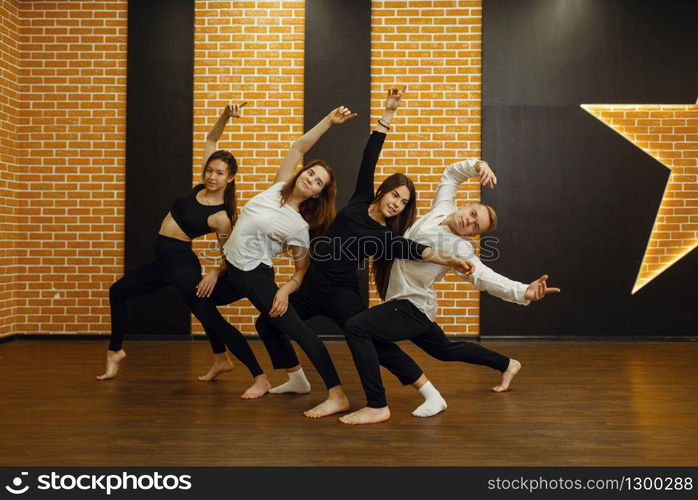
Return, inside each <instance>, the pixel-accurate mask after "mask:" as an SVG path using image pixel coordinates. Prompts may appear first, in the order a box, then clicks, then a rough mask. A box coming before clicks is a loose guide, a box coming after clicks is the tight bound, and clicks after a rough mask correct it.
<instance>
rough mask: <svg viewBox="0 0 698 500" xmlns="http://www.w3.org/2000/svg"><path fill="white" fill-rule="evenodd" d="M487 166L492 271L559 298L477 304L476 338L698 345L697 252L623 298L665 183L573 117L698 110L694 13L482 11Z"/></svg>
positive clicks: (618, 4)
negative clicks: (547, 288) (664, 340)
mask: <svg viewBox="0 0 698 500" xmlns="http://www.w3.org/2000/svg"><path fill="white" fill-rule="evenodd" d="M483 17H484V27H483V35H484V48H483V51H484V53H483V99H484V103H483V104H484V112H483V135H482V141H483V144H482V147H483V157H484V158H485V159H487V160H488V161H489V162H490V163H491V165H492V166H493V167H494V168H495V170H496V172H497V174H498V176H499V181H500V182H499V184H498V186H497V188H496V189H495V190H494V191H490V190H489V189H483V200H484V201H485V202H486V203H490V204H492V205H493V206H494V207H495V208H496V209H497V212H498V214H499V217H500V229H498V230H497V231H496V233H494V234H493V236H496V237H498V238H499V239H500V241H499V243H498V244H497V245H496V246H497V248H498V249H499V253H500V255H499V257H498V258H497V259H496V260H495V261H491V262H488V264H489V265H491V267H493V268H494V269H495V270H496V271H498V272H500V273H502V274H505V275H507V276H510V277H512V278H514V279H518V280H521V281H525V282H528V281H530V280H533V279H535V278H537V277H538V276H540V275H541V274H543V273H548V274H550V276H551V278H550V284H551V285H556V286H560V287H561V288H562V289H563V293H562V294H560V295H558V296H553V297H549V298H547V299H545V300H543V301H542V302H540V303H537V304H533V305H531V306H529V307H528V308H522V307H520V306H516V305H513V304H508V303H504V302H502V301H501V300H499V299H496V298H493V297H490V296H488V295H487V294H482V305H481V334H482V335H589V336H600V335H652V336H655V335H695V334H697V333H698V307H696V298H697V297H698V251H693V252H692V253H691V254H689V255H688V256H686V257H684V258H683V259H682V260H680V261H679V262H678V263H676V264H674V265H673V266H672V267H671V268H669V269H668V270H667V271H665V272H664V273H663V274H661V275H660V276H659V277H657V278H655V279H654V280H653V281H652V282H650V283H649V284H648V285H646V286H645V287H644V288H643V289H641V290H640V291H638V292H637V293H636V294H635V295H631V293H630V292H631V289H632V286H633V283H634V281H635V278H636V275H637V272H638V269H639V267H640V262H641V260H642V257H643V254H644V251H645V246H646V244H647V241H648V238H649V234H650V230H651V228H652V225H653V222H654V218H655V216H656V213H657V208H658V206H659V202H660V200H661V197H662V192H663V189H664V185H665V183H666V179H667V178H668V170H667V169H666V168H665V167H663V166H662V165H661V164H660V163H658V162H656V161H655V160H654V159H652V158H651V157H649V156H648V155H647V154H645V153H644V152H642V151H641V150H640V149H638V148H637V147H635V146H634V145H632V144H631V143H630V142H629V141H627V140H626V139H624V138H622V137H621V136H620V135H618V134H617V133H615V132H614V131H612V130H611V129H610V128H608V127H607V126H606V125H604V124H602V123H601V122H599V121H598V120H596V119H595V118H594V117H592V116H591V115H589V114H588V113H586V112H585V111H584V110H582V109H581V108H580V107H579V105H580V104H584V103H586V104H592V103H598V104H605V103H608V104H612V103H641V104H642V103H645V104H653V103H667V104H670V103H677V104H679V103H685V104H690V103H694V102H695V101H696V97H698V51H696V47H698V30H697V29H696V22H695V20H696V19H698V3H697V2H693V1H687V0H671V1H667V0H662V1H659V0H616V1H608V0H583V1H582V0H497V1H492V2H489V1H487V2H484V6H483Z"/></svg>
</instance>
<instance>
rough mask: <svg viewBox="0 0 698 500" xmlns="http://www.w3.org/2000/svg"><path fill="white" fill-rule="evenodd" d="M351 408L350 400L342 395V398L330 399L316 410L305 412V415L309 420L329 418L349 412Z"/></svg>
mask: <svg viewBox="0 0 698 500" xmlns="http://www.w3.org/2000/svg"><path fill="white" fill-rule="evenodd" d="M349 408H350V406H349V400H348V399H347V397H346V396H345V395H344V394H342V395H341V396H335V397H332V396H330V397H328V398H327V399H326V400H325V401H323V402H322V403H320V404H319V405H317V406H316V407H315V408H311V409H310V410H308V411H305V412H303V415H305V416H306V417H308V418H322V417H327V416H328V415H334V414H335V413H340V412H343V411H347V410H348V409H349Z"/></svg>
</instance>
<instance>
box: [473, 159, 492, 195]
mask: <svg viewBox="0 0 698 500" xmlns="http://www.w3.org/2000/svg"><path fill="white" fill-rule="evenodd" d="M475 171H476V172H477V173H478V174H479V175H480V184H482V185H483V186H488V187H489V188H490V189H494V186H495V185H496V184H497V176H496V175H494V172H493V171H492V169H491V168H490V166H489V164H488V163H487V162H486V161H485V160H478V162H477V163H476V164H475Z"/></svg>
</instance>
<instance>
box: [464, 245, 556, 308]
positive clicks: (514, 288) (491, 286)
mask: <svg viewBox="0 0 698 500" xmlns="http://www.w3.org/2000/svg"><path fill="white" fill-rule="evenodd" d="M471 261H472V262H473V263H474V264H475V271H473V274H472V275H471V276H470V277H469V278H465V279H466V281H468V282H469V283H471V284H472V285H473V286H474V287H475V288H477V289H478V290H480V291H484V292H487V293H489V294H490V295H494V296H495V297H499V298H500V299H502V300H506V301H507V302H515V303H517V304H521V305H524V306H527V305H528V304H530V303H531V302H534V301H537V300H540V299H542V298H543V297H545V296H546V295H548V294H550V293H559V292H560V289H559V288H548V286H547V280H548V275H547V274H544V275H543V276H541V277H540V278H538V279H537V280H535V281H533V282H531V283H530V284H528V285H526V284H524V283H520V282H518V281H514V280H510V279H509V278H507V277H506V276H502V275H501V274H498V273H496V272H494V271H493V270H492V269H490V268H489V267H487V266H486V265H484V264H483V263H482V262H480V259H478V258H477V257H473V258H472V259H471Z"/></svg>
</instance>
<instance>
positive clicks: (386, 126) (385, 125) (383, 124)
mask: <svg viewBox="0 0 698 500" xmlns="http://www.w3.org/2000/svg"><path fill="white" fill-rule="evenodd" d="M378 125H380V126H381V127H385V128H387V129H388V130H390V123H387V122H386V121H385V120H383V119H382V118H378Z"/></svg>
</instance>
